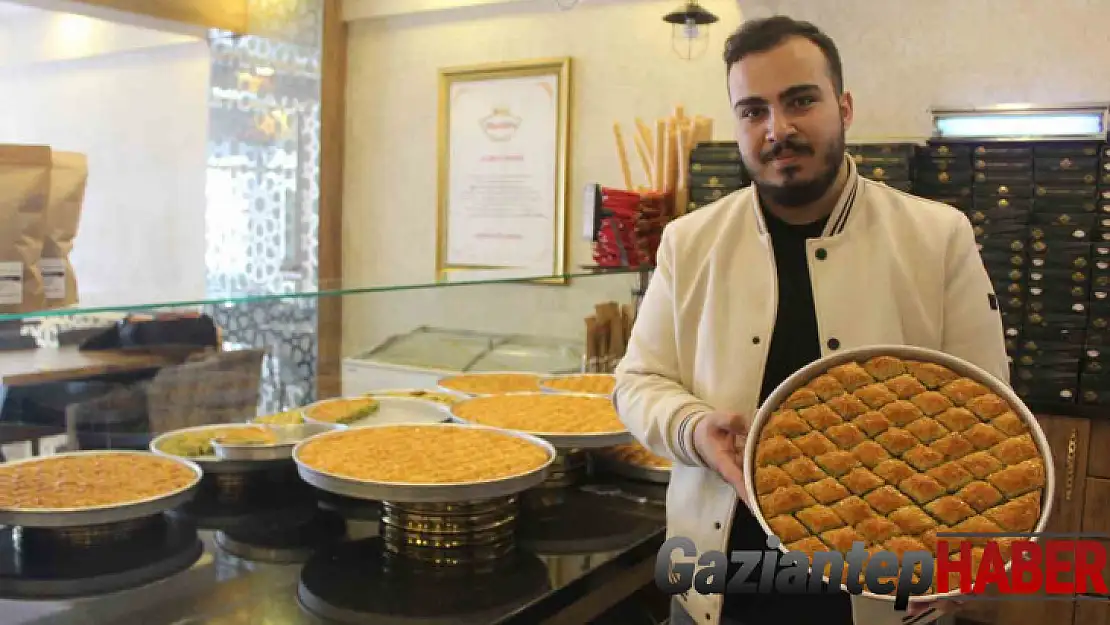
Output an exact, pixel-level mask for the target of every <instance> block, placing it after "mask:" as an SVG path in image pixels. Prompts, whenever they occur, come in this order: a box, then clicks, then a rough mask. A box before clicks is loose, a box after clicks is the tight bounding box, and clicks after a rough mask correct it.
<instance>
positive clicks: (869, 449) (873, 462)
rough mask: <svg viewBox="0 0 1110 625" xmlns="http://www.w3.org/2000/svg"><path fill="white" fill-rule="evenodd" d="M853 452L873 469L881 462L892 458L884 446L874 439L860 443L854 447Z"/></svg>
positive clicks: (865, 464)
mask: <svg viewBox="0 0 1110 625" xmlns="http://www.w3.org/2000/svg"><path fill="white" fill-rule="evenodd" d="M852 454H854V455H855V457H856V458H858V459H859V461H860V462H861V463H862V464H863V466H865V467H867V468H868V469H873V468H875V467H876V466H878V464H879V463H880V462H883V461H884V460H889V459H890V454H889V453H887V451H886V449H883V446H882V445H880V444H878V443H876V442H875V441H872V440H865V441H863V442H862V443H860V444H859V445H856V446H855V447H854V448H852Z"/></svg>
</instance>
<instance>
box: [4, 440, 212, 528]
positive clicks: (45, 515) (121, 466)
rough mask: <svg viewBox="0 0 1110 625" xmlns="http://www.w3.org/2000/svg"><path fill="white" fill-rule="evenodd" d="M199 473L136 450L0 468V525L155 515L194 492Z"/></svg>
mask: <svg viewBox="0 0 1110 625" xmlns="http://www.w3.org/2000/svg"><path fill="white" fill-rule="evenodd" d="M200 478H201V469H200V467H198V466H197V465H196V464H193V463H191V462H188V461H186V460H182V459H176V458H169V457H164V456H159V455H156V454H151V453H147V452H141V451H77V452H69V453H64V454H57V455H53V456H42V457H36V458H28V459H24V460H15V461H12V462H7V463H4V464H0V524H3V525H18V526H22V527H42V528H68V527H81V526H88V525H104V524H109V523H118V522H122V521H129V520H133V519H139V518H142V517H147V516H153V515H157V514H160V513H162V512H164V511H166V510H170V509H172V508H174V507H176V506H179V505H181V504H183V503H185V502H187V501H189V500H190V499H192V498H193V496H194V495H195V493H196V487H197V485H198V484H199V482H200Z"/></svg>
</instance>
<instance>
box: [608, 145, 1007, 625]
mask: <svg viewBox="0 0 1110 625" xmlns="http://www.w3.org/2000/svg"><path fill="white" fill-rule="evenodd" d="M845 162H846V163H847V164H848V166H849V167H850V175H849V179H848V184H847V185H846V186H845V189H844V193H843V194H842V196H841V198H840V201H839V202H838V204H837V207H836V209H835V210H834V211H833V213H832V215H831V217H830V218H829V221H828V226H827V227H826V228H825V232H824V234H823V235H822V237H821V238H820V239H813V240H810V241H808V242H807V244H806V247H807V251H808V257H809V271H810V277H811V278H810V279H811V281H812V284H813V297H814V305H815V308H816V313H817V322H818V332H819V334H820V341H821V353H822V355H828V354H829V353H831V352H832V351H834V350H835V349H848V348H854V347H862V346H867V345H877V344H904V345H915V346H920V347H926V348H930V349H935V350H939V351H942V352H947V353H949V354H951V355H953V356H957V357H959V358H963V359H965V360H968V361H970V362H972V363H974V364H976V365H978V366H979V367H981V368H983V369H984V370H986V371H988V372H990V373H992V374H994V375H995V376H997V377H998V378H1000V379H1002V380H1003V381H1006V382H1008V381H1009V369H1008V364H1007V358H1006V348H1005V342H1004V338H1003V328H1002V318H1001V315H1000V314H999V311H998V310H997V305H996V303H995V299H994V290H993V288H992V286H991V282H990V279H989V278H988V276H987V273H986V270H985V269H984V267H983V263H982V260H981V258H980V256H979V253H978V251H977V248H976V245H975V240H974V234H973V232H972V227H971V223H970V222H969V221H968V220H967V218H966V217H964V216H963V215H962V214H961V213H960V212H959V211H957V210H956V209H954V208H952V207H950V206H947V205H945V204H940V203H938V202H932V201H929V200H925V199H922V198H918V197H914V196H912V195H909V194H906V193H902V192H900V191H896V190H894V189H891V188H889V187H887V186H885V185H883V184H881V183H878V182H873V181H870V180H867V179H864V178H861V177H859V176H858V174H857V172H856V167H855V164H854V163H853V162H852V160H851V159H845ZM657 256H658V258H657V266H656V270H655V273H654V275H653V277H652V279H651V283H650V284H649V286H648V289H647V293H646V294H645V295H644V299H643V302H642V304H641V308H640V311H639V315H638V317H637V319H636V323H635V326H634V327H633V331H632V338H631V341H630V342H629V345H628V350H627V353H626V355H625V356H624V358H623V359H622V361H621V363H620V365H619V366H618V368H617V372H616V378H617V383H616V388H615V390H614V392H613V401H614V404H615V405H616V408H617V411H618V412H619V413H620V416H621V420H622V421H623V422H624V423H625V424H626V425H627V426H628V428H629V430H630V431H631V432H632V433H633V434H634V435H635V437H636V438H637V439H638V440H639V441H640V442H641V443H642V444H643V445H644V446H646V447H647V448H648V449H650V450H651V451H653V452H655V453H656V454H659V455H661V456H663V457H666V458H669V459H671V460H673V461H674V463H675V464H674V468H673V471H672V474H671V483H670V487H669V489H668V491H667V536H668V537H670V536H685V537H688V538H690V539H692V540H693V541H694V542H695V544H696V545H697V549H698V552H699V553H702V552H705V551H710V550H717V551H724V550H726V549H727V542H728V534H729V528H730V526H731V521H732V517H733V514H734V512H735V506H736V504H737V499H736V494H735V492H734V491H733V489H732V487H731V486H729V485H728V484H727V483H726V482H724V481H723V480H722V479H721V478H720V477H719V476H718V475H717V474H716V473H715V472H713V471H711V470H708V469H706V468H705V466H704V465H703V464H701V463H700V461H699V459H698V458H697V456H696V455H695V454H694V453H693V440H692V436H693V432H694V423H695V422H696V421H697V419H698V418H699V416H700V415H702V414H704V413H705V412H707V411H712V410H720V411H728V412H739V413H741V414H744V415H748V416H749V417H751V416H753V415H754V414H755V412H756V408H757V402H758V401H759V391H760V385H761V382H762V379H763V368H764V364H765V363H766V359H767V350H768V347H769V345H770V344H771V333H772V330H773V329H774V324H775V313H776V307H777V306H776V304H777V300H778V298H777V292H776V288H777V277H776V271H775V266H774V254H773V251H772V248H771V242H770V238H769V235H768V234H767V228H766V224H765V223H764V220H763V216H762V212H761V211H760V209H759V206H758V199H757V196H756V195H755V193H754V192H753V189H752V188H751V187H749V188H747V189H743V190H741V191H738V192H736V193H733V194H731V195H729V196H727V197H724V198H722V199H720V200H718V201H717V202H714V203H713V204H711V205H709V206H706V207H703V208H701V209H699V210H698V211H696V212H694V213H691V214H689V215H686V216H684V217H681V218H679V219H677V220H675V221H674V222H672V223H671V224H669V225H668V226H667V228H666V230H665V231H664V233H663V236H662V241H661V243H660V246H659V251H658V255H657ZM679 599H680V601H681V602H682V604H683V605H684V607H685V608H686V611H687V612H689V613H690V615H691V616H693V618H694V619H695V620H696V621H697V622H698V623H699V624H701V625H716V624H717V622H718V620H719V615H720V611H721V605H722V599H723V597H722V596H721V595H699V594H697V592H696V591H695V590H693V589H691V590H690V591H689V592H688V593H686V594H685V595H680V596H679ZM852 606H853V613H854V617H855V623H856V625H873V624H874V625H878V624H885V623H898V622H900V621H901V614H897V615H896V614H895V613H894V612H893V607H892V603H890V602H883V601H879V600H875V599H867V598H863V597H853V601H852Z"/></svg>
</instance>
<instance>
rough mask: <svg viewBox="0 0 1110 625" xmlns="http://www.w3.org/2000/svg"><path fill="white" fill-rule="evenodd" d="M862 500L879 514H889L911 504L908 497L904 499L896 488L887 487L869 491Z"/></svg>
mask: <svg viewBox="0 0 1110 625" xmlns="http://www.w3.org/2000/svg"><path fill="white" fill-rule="evenodd" d="M863 500H864V501H866V502H867V505H869V506H871V507H872V508H874V509H875V511H876V512H878V513H879V514H890V513H891V512H894V511H895V510H897V509H898V508H901V507H903V506H908V505H910V504H912V503H913V501H911V500H910V498H909V497H906V496H905V495H904V494H902V492H901V491H899V490H898V489H897V488H895V487H893V486H889V485H888V486H883V487H881V488H878V489H876V490H874V491H871V492H870V493H868V494H867V495H866V496H865V497H864V498H863Z"/></svg>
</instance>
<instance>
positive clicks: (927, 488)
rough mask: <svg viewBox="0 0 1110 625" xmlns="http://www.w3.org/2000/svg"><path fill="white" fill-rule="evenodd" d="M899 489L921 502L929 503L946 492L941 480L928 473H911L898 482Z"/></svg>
mask: <svg viewBox="0 0 1110 625" xmlns="http://www.w3.org/2000/svg"><path fill="white" fill-rule="evenodd" d="M898 490H900V491H902V492H903V493H906V494H907V495H909V496H910V497H912V498H913V500H914V501H916V502H917V503H919V504H925V503H929V502H930V501H932V500H934V499H936V498H937V497H940V496H941V495H943V494H944V493H945V488H944V486H942V485H941V484H940V482H938V481H936V480H934V479H933V478H931V477H929V476H928V475H922V474H920V473H918V474H917V475H911V476H910V477H907V478H906V479H904V480H902V481H901V482H900V483H899V484H898Z"/></svg>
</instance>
